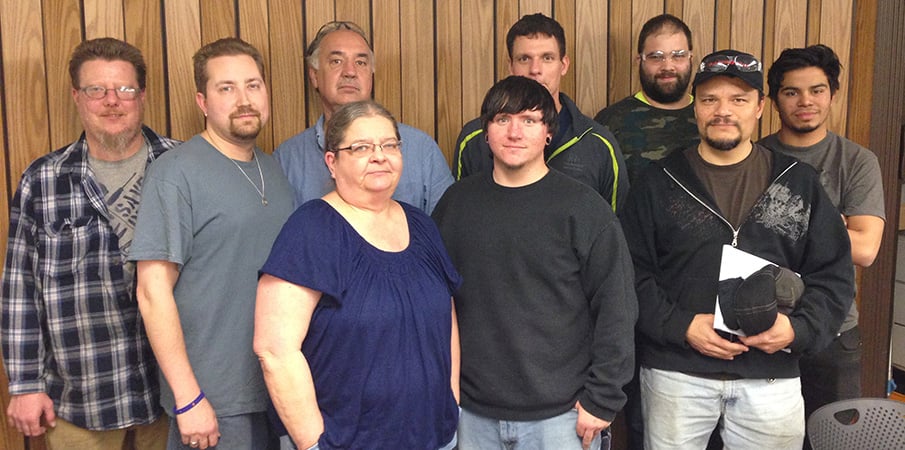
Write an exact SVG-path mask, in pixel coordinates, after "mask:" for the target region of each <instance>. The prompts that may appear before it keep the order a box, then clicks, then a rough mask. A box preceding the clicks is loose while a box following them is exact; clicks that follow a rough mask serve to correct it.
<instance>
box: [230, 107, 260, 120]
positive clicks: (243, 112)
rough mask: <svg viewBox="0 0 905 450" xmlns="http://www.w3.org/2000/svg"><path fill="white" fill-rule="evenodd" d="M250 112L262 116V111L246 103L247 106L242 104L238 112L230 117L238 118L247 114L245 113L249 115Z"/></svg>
mask: <svg viewBox="0 0 905 450" xmlns="http://www.w3.org/2000/svg"><path fill="white" fill-rule="evenodd" d="M248 114H252V115H254V116H257V117H260V116H261V113H260V112H259V111H258V110H256V109H254V108H253V107H251V106H247V105H245V106H240V107H239V108H238V109H236V112H234V113H232V114H230V115H229V118H230V119H236V118H238V117H239V116H245V115H248Z"/></svg>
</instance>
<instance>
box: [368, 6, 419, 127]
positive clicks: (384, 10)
mask: <svg viewBox="0 0 905 450" xmlns="http://www.w3.org/2000/svg"><path fill="white" fill-rule="evenodd" d="M408 8H412V6H411V5H409V6H408ZM373 14H374V23H379V24H380V26H379V27H376V28H374V30H373V31H372V33H373V36H374V38H373V39H372V42H371V43H372V44H373V45H374V53H375V54H376V57H377V65H376V69H375V72H374V99H375V100H377V101H378V102H380V104H382V105H383V106H385V107H386V108H387V109H388V110H389V111H390V112H391V113H393V115H394V116H395V117H396V120H400V121H403V122H405V121H406V120H408V119H407V118H406V117H405V116H404V115H403V113H404V111H403V110H402V96H403V89H405V90H408V89H409V87H408V86H407V85H404V84H403V82H402V66H403V63H402V52H403V49H402V46H403V45H404V43H403V42H402V30H401V27H402V26H403V25H402V21H403V18H402V17H401V16H400V14H401V11H400V6H399V1H398V0H392V1H387V2H384V3H382V4H381V5H380V8H377V9H375V10H374V11H373ZM410 14H411V11H410V10H409V11H406V15H410Z"/></svg>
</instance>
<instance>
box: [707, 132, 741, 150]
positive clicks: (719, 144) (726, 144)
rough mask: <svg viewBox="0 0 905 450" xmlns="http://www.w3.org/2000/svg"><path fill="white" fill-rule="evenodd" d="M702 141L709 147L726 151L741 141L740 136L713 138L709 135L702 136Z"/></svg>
mask: <svg viewBox="0 0 905 450" xmlns="http://www.w3.org/2000/svg"><path fill="white" fill-rule="evenodd" d="M704 142H706V143H707V145H709V146H710V147H711V148H715V149H717V150H720V151H724V152H728V151H730V150H732V149H734V148H736V147H738V145H739V144H741V143H742V138H741V137H739V138H736V139H713V138H711V137H709V136H704Z"/></svg>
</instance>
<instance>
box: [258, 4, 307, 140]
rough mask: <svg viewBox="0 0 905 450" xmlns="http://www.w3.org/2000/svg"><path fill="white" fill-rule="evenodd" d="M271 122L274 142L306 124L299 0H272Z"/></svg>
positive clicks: (270, 13) (293, 133) (302, 38)
mask: <svg viewBox="0 0 905 450" xmlns="http://www.w3.org/2000/svg"><path fill="white" fill-rule="evenodd" d="M267 13H268V15H269V18H270V24H271V29H270V31H271V39H270V67H269V69H270V86H269V87H270V123H271V124H272V126H273V143H274V146H275V147H276V146H278V145H279V144H280V143H282V142H283V141H285V140H286V139H289V138H290V137H292V136H295V135H296V134H297V133H300V132H301V131H302V130H304V129H305V128H308V126H307V123H306V114H305V107H304V105H303V104H302V100H304V96H305V56H304V55H305V42H304V33H303V27H304V24H303V20H302V19H303V14H302V4H301V3H300V2H299V1H298V0H271V2H270V9H269V10H268V12H267Z"/></svg>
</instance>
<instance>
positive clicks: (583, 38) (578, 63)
mask: <svg viewBox="0 0 905 450" xmlns="http://www.w3.org/2000/svg"><path fill="white" fill-rule="evenodd" d="M596 5H599V3H598V2H595V1H594V0H578V1H576V5H575V8H574V9H573V10H572V11H571V13H572V14H574V15H575V38H574V39H573V41H574V43H575V51H573V52H572V54H573V55H574V56H573V58H574V60H575V61H574V62H573V66H572V69H570V71H571V72H572V73H573V74H575V86H574V87H572V88H570V89H569V90H568V91H565V92H567V93H569V95H571V96H572V98H573V100H575V103H576V104H578V108H579V109H581V111H582V112H583V113H584V114H585V115H587V116H591V117H594V115H595V114H597V111H599V110H600V109H602V108H603V107H604V106H606V105H607V94H608V92H607V84H606V80H607V77H606V73H607V71H608V70H609V66H608V63H607V57H606V54H607V34H609V27H608V25H607V24H608V23H609V17H608V16H607V10H606V8H600V7H596ZM578 11H582V13H581V14H579V13H578ZM626 63H627V64H629V65H631V60H629V61H624V62H623V63H622V64H626Z"/></svg>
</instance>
